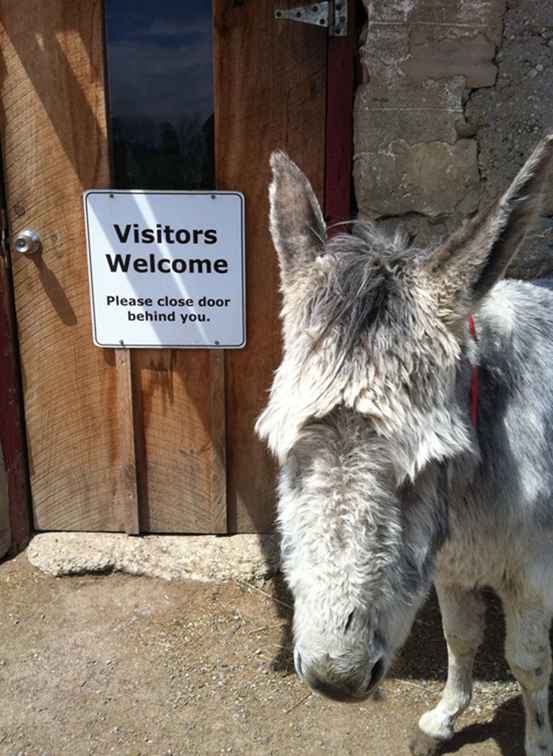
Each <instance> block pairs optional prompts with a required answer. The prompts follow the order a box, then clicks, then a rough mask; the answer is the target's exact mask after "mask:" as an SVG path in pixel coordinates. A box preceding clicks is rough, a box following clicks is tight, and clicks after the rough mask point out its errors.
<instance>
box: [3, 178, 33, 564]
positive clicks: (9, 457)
mask: <svg viewBox="0 0 553 756" xmlns="http://www.w3.org/2000/svg"><path fill="white" fill-rule="evenodd" d="M0 205H1V209H0V418H1V419H2V420H1V422H0V447H1V449H0V467H1V469H0V510H1V511H0V556H3V555H4V554H5V553H6V552H7V551H8V549H11V551H12V552H13V553H17V552H18V551H19V550H20V549H22V548H23V547H24V546H26V544H27V542H28V540H29V538H30V535H31V509H30V495H29V484H28V470H27V451H26V447H25V429H24V425H23V409H22V406H21V385H20V378H19V365H18V361H17V357H18V355H17V344H16V340H17V335H16V325H15V317H14V311H13V285H12V279H11V272H10V266H9V258H8V257H7V247H6V234H7V224H6V217H5V212H4V207H5V197H4V194H3V187H0Z"/></svg>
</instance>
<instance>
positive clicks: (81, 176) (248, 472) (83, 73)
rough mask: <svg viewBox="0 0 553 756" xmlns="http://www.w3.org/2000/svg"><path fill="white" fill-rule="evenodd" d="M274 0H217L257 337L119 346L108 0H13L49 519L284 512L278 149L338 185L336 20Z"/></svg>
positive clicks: (23, 326)
mask: <svg viewBox="0 0 553 756" xmlns="http://www.w3.org/2000/svg"><path fill="white" fill-rule="evenodd" d="M277 4H278V5H279V6H280V7H282V6H286V5H287V3H286V0H279V2H278V3H277ZM296 4H297V3H296ZM288 5H289V6H292V5H294V3H293V2H289V3H288ZM274 7H275V3H274V2H272V1H269V0H256V2H250V1H249V0H241V2H237V0H214V2H213V51H214V52H213V55H214V95H215V166H216V167H215V173H216V186H217V188H219V189H234V190H238V191H242V192H243V193H244V194H245V197H246V240H247V251H246V273H247V334H248V341H247V346H246V348H245V349H243V350H238V351H227V352H223V351H201V350H190V351H189V350H169V349H167V350H156V351H153V350H110V349H99V348H97V347H95V346H94V345H93V343H92V338H91V326H90V304H89V295H88V274H87V265H86V251H85V240H84V225H83V212H82V192H83V191H84V190H87V189H90V188H104V187H108V186H110V185H112V176H111V174H110V160H109V148H108V145H109V129H108V119H107V117H106V71H105V65H104V42H103V33H102V24H103V16H102V14H103V8H102V3H101V2H99V1H98V0H94V1H93V2H91V1H90V0H73V1H72V2H71V3H68V2H65V0H0V20H1V27H0V50H1V55H2V69H1V73H0V99H1V118H2V148H3V160H4V172H5V182H6V188H7V198H8V200H7V209H8V218H9V224H10V231H11V238H12V240H13V238H15V236H16V235H17V234H18V233H19V232H20V231H21V230H22V229H24V228H32V229H34V230H36V231H37V232H38V233H39V234H40V236H41V238H42V241H43V250H42V253H41V254H39V255H35V256H25V255H21V254H19V253H17V252H16V251H15V250H14V246H13V243H12V246H11V265H12V271H13V283H14V290H15V305H16V313H17V327H18V336H19V348H20V359H21V372H22V384H23V397H24V412H25V422H26V434H27V445H28V455H29V469H30V483H31V491H32V510H33V518H34V524H35V528H36V529H38V530H108V531H109V530H111V531H127V532H130V533H136V532H162V533H163V532H196V533H203V532H211V533H223V532H247V531H265V530H267V529H269V527H270V525H271V521H272V511H273V510H272V508H273V490H274V470H273V466H272V463H271V461H270V459H269V457H268V455H267V453H266V451H265V449H264V448H263V446H262V445H261V444H260V443H259V442H258V441H257V439H256V438H255V436H254V433H253V426H254V422H255V418H256V417H257V415H258V414H259V412H260V410H261V408H262V406H263V404H264V402H265V401H266V395H267V389H268V387H269V385H270V382H271V377H272V373H273V370H274V369H275V367H276V365H277V364H278V361H279V356H280V337H279V330H280V326H279V320H278V311H279V305H280V300H279V292H278V275H277V273H278V272H277V266H276V259H275V254H274V251H273V248H272V244H271V241H270V238H269V233H268V228H267V215H268V206H267V186H268V183H269V180H270V175H269V154H270V152H271V150H273V149H275V148H277V147H279V148H284V149H286V150H287V151H288V152H289V153H290V154H291V155H292V157H293V158H294V159H296V160H297V161H298V162H299V163H300V164H301V166H302V168H303V169H304V170H305V171H306V173H307V174H308V175H309V177H310V178H311V180H312V182H313V185H314V188H315V191H316V192H317V194H318V195H319V197H320V198H321V200H322V199H323V194H324V185H325V159H326V132H327V101H326V92H327V52H328V39H327V35H326V32H325V31H324V30H322V29H318V28H315V27H311V26H308V25H305V24H296V23H282V22H276V21H275V19H274ZM121 188H123V187H121ZM144 188H147V187H144Z"/></svg>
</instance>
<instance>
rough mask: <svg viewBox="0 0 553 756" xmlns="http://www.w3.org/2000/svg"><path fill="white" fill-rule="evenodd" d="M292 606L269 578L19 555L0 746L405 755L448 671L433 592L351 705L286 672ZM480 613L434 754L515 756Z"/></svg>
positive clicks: (492, 646) (4, 633) (1, 683)
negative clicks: (474, 645) (464, 700)
mask: <svg viewBox="0 0 553 756" xmlns="http://www.w3.org/2000/svg"><path fill="white" fill-rule="evenodd" d="M279 602H282V603H279ZM288 603H289V598H288V597H287V596H286V594H285V593H284V592H283V590H282V588H281V587H280V586H279V584H278V582H277V581H273V582H271V583H267V584H266V585H265V586H264V587H262V588H253V587H250V586H247V585H245V584H244V585H242V584H237V583H232V582H231V583H226V584H221V585H214V584H205V583H183V582H173V583H169V582H164V581H162V580H158V579H154V578H143V577H140V578H138V577H129V576H125V575H117V574H116V575H105V576H95V577H92V576H90V577H72V578H53V577H47V576H45V575H43V574H42V573H40V572H38V571H36V570H34V569H33V568H32V567H31V566H30V565H29V563H28V561H27V559H26V558H25V556H24V555H21V556H19V557H18V558H16V559H14V560H12V561H9V562H5V563H3V564H1V565H0V605H1V606H2V612H1V616H0V638H2V643H1V645H0V690H1V691H2V697H1V702H0V754H10V756H16V754H17V755H18V756H35V755H36V756H39V755H41V756H46V755H48V756H63V755H65V754H67V755H68V756H69V755H70V756H80V754H100V755H101V756H104V755H107V754H125V755H126V754H129V756H130V755H132V756H139V755H144V756H146V755H147V756H150V755H154V754H155V755H156V756H157V755H159V756H163V755H165V756H169V755H170V754H174V755H177V754H179V755H180V754H326V753H329V754H352V755H357V754H363V756H367V754H370V755H372V756H400V755H401V754H406V753H407V748H406V742H407V739H408V736H409V732H410V730H411V728H412V726H413V724H414V723H415V722H416V720H417V718H418V717H419V716H420V714H421V713H422V712H423V711H424V710H425V709H426V708H428V707H429V706H430V705H433V704H434V703H435V702H436V700H437V698H438V695H439V691H440V689H441V687H442V684H443V680H444V675H445V647H444V642H443V639H442V635H441V629H440V619H439V614H438V611H437V608H436V605H435V602H434V601H433V600H432V599H431V600H430V601H429V603H428V605H427V606H426V607H425V609H424V610H423V612H422V613H421V614H420V616H419V618H418V620H417V622H416V625H415V627H414V630H413V633H412V634H411V637H410V640H409V641H408V644H407V646H406V648H405V649H404V652H403V654H402V656H401V658H400V659H399V660H398V661H397V663H396V665H395V668H394V670H393V671H392V674H391V675H390V676H389V678H388V679H387V681H386V682H385V683H384V685H383V686H382V690H381V691H380V692H379V694H378V696H377V697H376V698H375V699H374V700H371V701H369V702H365V703H363V704H351V705H345V704H336V703H332V702H329V701H325V700H324V699H322V698H320V697H319V696H317V695H315V694H310V693H309V691H308V690H307V689H306V688H305V687H304V686H303V685H302V684H301V683H300V682H299V681H298V680H297V679H296V677H295V676H294V674H293V671H292V667H291V657H290V643H289V618H290V611H289V609H288V607H287V606H286V605H285V604H288ZM488 625H489V632H488V635H487V639H486V643H485V646H484V648H483V650H482V652H481V654H480V657H479V662H478V664H477V668H476V679H477V683H476V695H475V697H474V705H473V706H472V707H471V708H470V710H469V711H468V712H467V713H466V714H465V715H464V717H463V719H462V721H461V723H460V728H459V729H460V732H459V735H458V736H457V737H456V738H455V740H454V741H453V742H452V743H450V744H449V746H448V747H447V748H446V750H444V753H459V754H463V755H466V756H468V755H469V754H474V755H475V756H476V755H477V754H478V756H492V754H504V756H515V755H516V756H521V754H523V726H524V719H523V714H522V707H521V702H520V698H519V696H518V690H517V688H516V685H515V684H514V682H513V680H512V678H511V676H510V674H509V673H508V671H507V669H506V666H505V664H504V662H503V658H502V648H501V646H502V637H503V626H502V619H501V612H500V611H499V609H498V607H497V604H496V603H494V602H493V601H492V602H491V604H490V608H489V618H488Z"/></svg>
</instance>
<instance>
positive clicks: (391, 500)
mask: <svg viewBox="0 0 553 756" xmlns="http://www.w3.org/2000/svg"><path fill="white" fill-rule="evenodd" d="M552 154H553V134H552V135H550V136H548V137H547V138H545V139H544V140H543V141H542V142H541V143H540V145H539V146H538V147H537V148H536V150H535V151H534V153H533V154H532V155H531V157H530V158H529V160H528V161H527V163H526V164H525V165H524V167H523V168H522V170H521V171H520V173H519V174H518V175H517V177H516V178H515V180H514V181H513V183H512V185H511V187H510V188H509V189H508V191H507V192H506V193H505V194H504V195H503V196H502V197H501V198H500V199H499V200H498V202H497V203H496V205H495V206H494V207H493V208H492V210H491V211H490V212H489V213H488V214H487V215H486V216H485V217H483V218H479V219H476V220H472V221H470V222H468V223H467V224H466V225H465V226H464V227H463V228H462V229H461V230H460V231H458V232H457V233H455V234H454V235H453V236H452V237H450V238H449V239H448V240H447V241H446V242H444V243H443V244H441V245H439V246H437V248H435V249H431V250H423V249H416V248H413V247H408V246H407V245H406V244H405V243H404V241H403V240H402V238H401V237H400V236H397V235H396V237H395V238H394V239H386V238H384V237H383V236H382V235H380V233H379V232H378V231H377V230H376V229H375V228H373V227H371V226H370V225H364V224H362V223H358V224H357V225H355V226H354V228H353V233H352V234H351V235H348V234H340V235H337V236H334V237H333V238H330V239H326V229H325V224H324V221H323V216H322V213H321V209H320V207H319V204H318V202H317V199H316V197H315V195H314V193H313V190H312V188H311V186H310V184H309V182H308V180H307V179H306V177H305V176H304V175H303V173H302V172H301V171H300V169H299V168H298V167H297V166H296V165H295V164H294V163H293V162H291V160H289V158H288V157H287V156H286V155H285V154H284V153H282V152H276V153H274V154H273V155H272V158H271V163H272V169H273V180H272V184H271V187H270V206H271V212H270V224H271V233H272V237H273V242H274V245H275V247H276V250H277V253H278V259H279V264H280V275H281V288H282V295H283V307H282V322H283V339H284V352H283V359H282V363H281V365H280V367H279V368H278V370H277V371H276V374H275V378H274V382H273V385H272V388H271V391H270V396H269V401H268V405H267V407H266V409H265V410H264V412H263V413H262V414H261V416H260V418H259V420H258V422H257V426H256V430H257V433H258V435H259V436H260V437H261V438H262V439H264V440H266V442H267V443H268V446H269V447H270V449H271V450H272V452H273V453H274V455H275V456H276V457H277V458H278V460H279V464H280V478H279V505H278V521H279V529H280V533H281V541H282V567H283V571H284V574H285V577H286V580H287V582H288V584H289V587H290V589H291V591H292V593H293V596H294V603H295V609H294V664H295V668H296V671H297V674H298V675H299V677H300V678H301V679H302V680H304V681H305V682H306V683H307V684H308V685H310V686H311V687H312V688H313V689H315V690H317V691H320V692H321V693H323V694H325V695H327V696H329V697H330V698H334V699H338V700H351V699H364V698H365V697H367V696H368V695H370V694H371V693H372V691H374V689H375V688H376V686H377V685H378V683H379V682H380V681H381V680H382V678H383V677H384V675H385V674H386V672H387V671H388V669H389V667H390V665H391V663H392V659H393V657H394V655H395V653H396V652H397V651H398V649H399V648H400V647H401V645H402V644H403V643H404V641H405V639H406V637H407V635H408V633H409V631H410V628H411V626H412V623H413V620H414V617H415V614H416V612H417V610H418V608H419V607H420V605H421V603H422V602H423V600H424V598H425V596H426V595H427V593H428V591H429V588H430V585H431V583H432V581H433V582H434V585H435V587H436V591H437V594H438V598H439V602H440V607H441V612H442V619H443V628H444V633H445V637H446V640H447V646H448V659H449V669H448V677H447V683H446V686H445V689H444V692H443V696H442V698H441V700H440V702H439V703H438V705H437V706H436V707H435V708H434V709H432V710H431V711H429V712H427V713H425V714H424V715H423V716H422V718H421V719H420V721H419V726H418V728H417V731H416V735H415V736H414V738H413V740H412V742H411V752H412V753H413V754H417V755H419V756H420V755H422V754H425V756H426V755H428V754H430V753H434V752H436V750H438V749H439V748H440V747H442V746H443V743H444V742H445V741H447V740H448V739H449V738H450V737H451V736H452V735H453V732H454V725H455V721H456V719H457V718H458V717H459V715H460V714H461V713H462V712H463V711H464V709H466V707H467V706H468V705H469V702H470V700H471V692H472V681H471V678H472V666H473V660H474V656H475V653H476V651H477V648H478V645H479V643H480V642H481V639H482V635H483V624H484V606H483V601H482V599H481V597H480V589H481V588H482V587H483V586H489V587H491V588H492V589H494V590H495V591H496V593H497V594H498V595H499V596H500V598H501V600H502V603H503V607H504V612H505V618H506V645H505V648H506V658H507V660H508V663H509V665H510V668H511V670H512V672H513V674H514V676H515V677H516V679H517V680H518V682H519V683H520V686H521V688H522V694H523V698H524V705H525V710H526V737H525V746H526V756H538V754H539V756H544V755H546V756H551V755H552V754H553V736H552V732H551V726H550V722H549V714H548V683H549V677H550V672H551V653H550V647H549V627H550V622H551V618H552V615H553V499H552V497H553V422H552V420H553V290H550V288H549V287H548V286H547V283H546V282H541V283H540V284H532V283H529V282H523V281H507V280H503V281H500V279H501V278H502V276H503V274H504V272H505V269H506V268H507V266H508V265H509V262H510V260H511V259H512V257H513V255H515V253H516V251H517V249H518V248H519V247H520V245H521V243H522V241H523V240H524V237H525V234H526V233H527V230H528V228H529V227H530V225H531V223H532V221H533V220H534V218H535V217H536V215H537V214H538V213H539V211H540V207H541V194H542V189H543V185H544V182H545V181H546V177H547V174H548V169H549V166H550V163H551V162H552V161H551V157H552ZM552 289H553V287H552ZM471 386H472V391H471ZM476 388H477V389H478V395H477V396H476ZM475 400H477V402H476V401H475ZM476 405H477V406H476ZM471 407H472V412H473V414H474V411H475V410H477V418H476V423H475V424H474V423H473V421H472V420H474V418H472V419H471Z"/></svg>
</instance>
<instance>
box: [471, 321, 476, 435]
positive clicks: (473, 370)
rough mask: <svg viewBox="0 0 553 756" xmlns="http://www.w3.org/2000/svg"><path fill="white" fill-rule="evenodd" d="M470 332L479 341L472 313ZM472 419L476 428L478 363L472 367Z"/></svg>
mask: <svg viewBox="0 0 553 756" xmlns="http://www.w3.org/2000/svg"><path fill="white" fill-rule="evenodd" d="M469 333H470V335H471V336H472V338H473V339H474V340H475V341H478V338H477V336H476V326H475V325H474V318H473V317H472V315H471V316H470V317H469ZM470 419H471V421H472V425H473V427H474V428H476V422H477V420H478V367H477V366H476V365H475V366H474V367H473V368H472V375H471V380H470Z"/></svg>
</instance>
